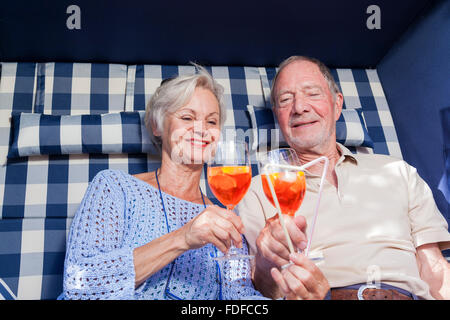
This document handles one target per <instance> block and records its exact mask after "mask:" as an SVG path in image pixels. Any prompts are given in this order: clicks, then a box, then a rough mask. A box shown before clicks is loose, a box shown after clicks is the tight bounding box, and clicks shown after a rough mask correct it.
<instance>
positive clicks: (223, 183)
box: [208, 166, 252, 210]
mask: <svg viewBox="0 0 450 320" xmlns="http://www.w3.org/2000/svg"><path fill="white" fill-rule="evenodd" d="M251 181H252V171H251V169H250V167H249V166H223V167H208V183H209V186H210V188H211V190H212V192H213V194H214V195H215V196H216V198H217V200H219V201H220V202H221V203H222V204H223V205H224V206H226V207H227V208H228V209H229V210H232V209H233V208H234V207H235V206H236V205H237V204H238V203H239V201H241V199H242V198H243V197H244V195H245V193H246V192H247V190H248V188H249V187H250V183H251Z"/></svg>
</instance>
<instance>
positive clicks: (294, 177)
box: [259, 148, 306, 217]
mask: <svg viewBox="0 0 450 320" xmlns="http://www.w3.org/2000/svg"><path fill="white" fill-rule="evenodd" d="M259 163H260V167H261V180H262V186H263V190H264V194H265V195H266V197H267V199H269V201H270V203H272V205H273V206H274V207H276V204H275V202H274V199H273V197H272V192H271V190H270V186H269V183H268V178H270V181H271V182H272V186H273V188H274V191H275V194H276V197H277V199H278V203H279V205H280V209H281V213H282V214H287V215H289V216H291V217H294V216H295V212H296V211H297V210H298V208H300V205H301V204H302V202H303V198H304V197H305V192H306V180H305V173H304V172H303V171H300V170H297V169H293V168H289V167H280V166H279V165H285V166H299V165H300V162H299V160H298V157H297V154H296V153H295V151H294V149H291V148H282V149H276V150H272V151H269V152H267V154H266V155H265V156H263V157H262V159H260V161H259Z"/></svg>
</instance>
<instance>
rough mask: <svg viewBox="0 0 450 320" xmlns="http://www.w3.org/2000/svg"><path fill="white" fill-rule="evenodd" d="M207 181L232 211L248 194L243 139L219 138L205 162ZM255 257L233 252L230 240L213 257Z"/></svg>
mask: <svg viewBox="0 0 450 320" xmlns="http://www.w3.org/2000/svg"><path fill="white" fill-rule="evenodd" d="M207 176H208V184H209V186H210V188H211V191H212V193H213V194H214V196H215V197H216V198H217V200H219V201H220V203H222V204H223V205H224V206H225V207H226V208H227V209H228V210H230V211H232V210H233V209H234V208H235V207H236V205H237V204H238V203H239V201H241V200H242V198H243V197H244V195H245V194H246V193H247V190H248V188H249V187H250V183H251V180H252V169H251V166H250V159H249V154H248V147H247V143H246V142H243V141H242V142H241V141H235V140H228V141H219V142H218V143H217V147H216V150H215V154H214V157H213V159H211V160H210V161H209V162H208V174H207ZM253 257H254V256H252V255H245V254H238V253H236V247H234V245H233V243H232V244H231V248H230V250H229V251H228V253H227V254H226V255H224V256H220V257H215V258H213V259H215V260H239V259H252V258H253Z"/></svg>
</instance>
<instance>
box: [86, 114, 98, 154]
mask: <svg viewBox="0 0 450 320" xmlns="http://www.w3.org/2000/svg"><path fill="white" fill-rule="evenodd" d="M101 124H102V119H101V117H100V115H98V116H95V115H83V116H81V139H82V144H83V146H82V152H83V153H101V152H102V128H101Z"/></svg>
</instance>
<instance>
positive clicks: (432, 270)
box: [416, 243, 450, 300]
mask: <svg viewBox="0 0 450 320" xmlns="http://www.w3.org/2000/svg"><path fill="white" fill-rule="evenodd" d="M416 256H417V264H418V266H419V272H420V277H421V278H422V280H424V281H425V282H426V283H428V285H429V286H430V294H431V295H432V296H433V297H434V298H435V299H445V300H450V264H449V263H448V262H447V261H446V260H445V258H444V256H443V255H442V252H441V250H440V249H439V245H438V244H437V243H429V244H424V245H422V246H420V247H418V248H417V253H416Z"/></svg>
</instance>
